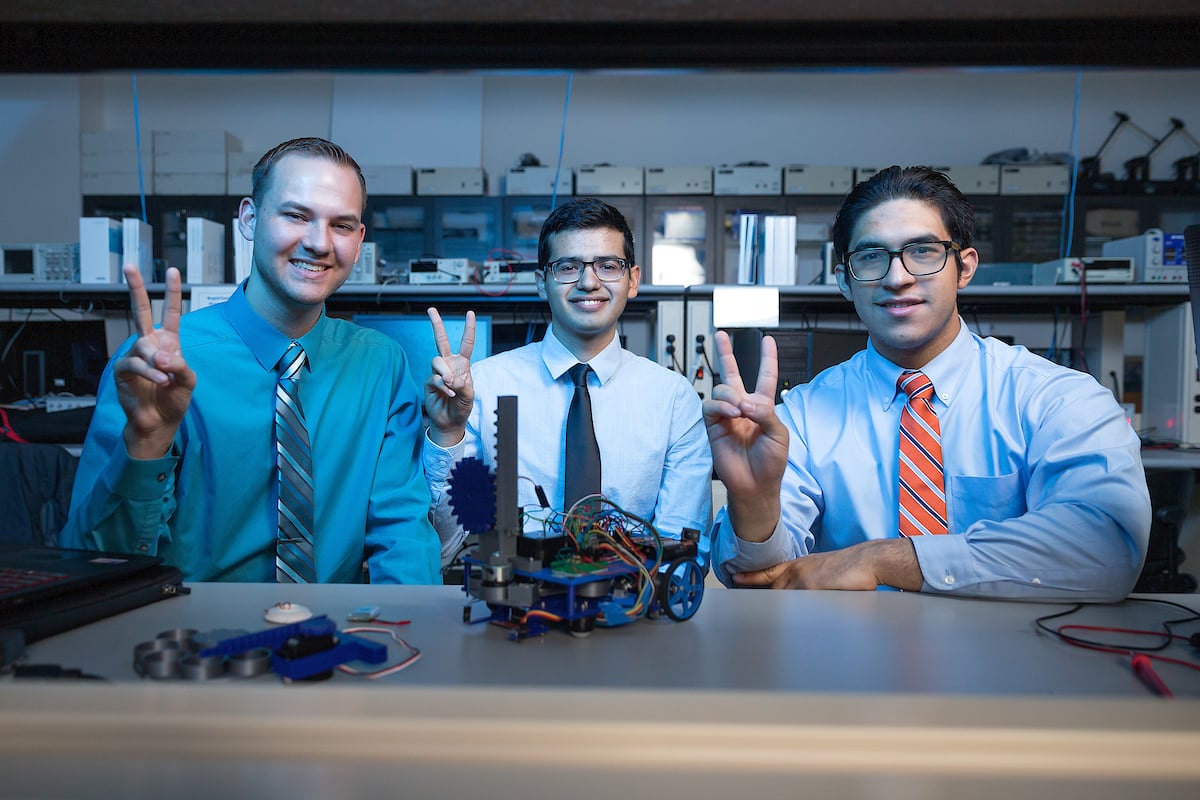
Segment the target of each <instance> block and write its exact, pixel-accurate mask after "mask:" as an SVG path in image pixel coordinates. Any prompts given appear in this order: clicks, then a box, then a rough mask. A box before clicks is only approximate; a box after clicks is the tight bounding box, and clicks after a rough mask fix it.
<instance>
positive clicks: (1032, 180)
mask: <svg viewBox="0 0 1200 800" xmlns="http://www.w3.org/2000/svg"><path fill="white" fill-rule="evenodd" d="M1070 186H1071V174H1070V172H1069V171H1068V170H1067V168H1066V167H1065V166H1064V165H1062V164H1042V165H1036V166H1008V167H1000V194H1024V195H1028V194H1066V193H1067V189H1069V188H1070Z"/></svg>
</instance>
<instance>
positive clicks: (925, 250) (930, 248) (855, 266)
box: [846, 241, 962, 281]
mask: <svg viewBox="0 0 1200 800" xmlns="http://www.w3.org/2000/svg"><path fill="white" fill-rule="evenodd" d="M951 250H953V251H955V252H958V251H959V250H962V245H960V244H958V243H957V242H950V241H941V242H910V243H909V244H906V245H904V247H901V248H900V249H899V250H889V249H887V248H886V247H864V248H862V249H861V250H852V251H851V252H849V253H847V254H846V266H847V267H849V268H850V275H851V276H852V277H853V278H854V279H855V280H857V281H877V280H879V279H880V278H882V277H883V276H884V275H887V273H888V270H889V269H891V268H892V259H893V258H895V257H896V256H899V257H900V263H901V264H902V265H903V266H904V268H905V269H906V270H908V274H909V275H912V276H913V277H914V278H920V277H923V276H925V275H936V274H937V273H939V272H941V271H942V270H943V269H945V268H946V262H947V261H949V260H950V251H951Z"/></svg>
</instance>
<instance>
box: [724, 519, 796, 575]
mask: <svg viewBox="0 0 1200 800" xmlns="http://www.w3.org/2000/svg"><path fill="white" fill-rule="evenodd" d="M795 545H796V543H795V539H793V538H792V535H791V534H790V533H788V531H787V530H786V529H785V528H784V527H783V519H782V518H780V520H779V521H778V522H776V523H775V530H773V531H771V535H770V536H769V537H767V539H766V540H765V541H762V542H746V541H743V540H741V539H739V538H737V534H736V533H735V532H734V530H733V525H732V524H731V523H730V520H729V510H728V508H727V507H723V508H722V509H721V510H720V511H719V512H718V513H717V518H716V521H715V522H714V523H713V543H712V549H713V564H714V566H715V567H716V571H717V577H718V578H719V579H720V580H721V582H722V583H724V584H725V585H726V586H732V585H733V574H734V573H737V572H754V571H756V570H760V569H766V568H767V567H773V566H775V565H776V564H781V563H783V562H784V561H791V560H792V559H793V558H799V557H800V556H801V555H803V553H801V552H799V548H797V547H796V546H795Z"/></svg>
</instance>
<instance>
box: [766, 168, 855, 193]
mask: <svg viewBox="0 0 1200 800" xmlns="http://www.w3.org/2000/svg"><path fill="white" fill-rule="evenodd" d="M852 188H854V167H814V166H809V165H808V164H789V165H788V166H787V167H784V169H783V193H784V194H793V195H795V194H835V195H844V194H846V193H847V192H849V191H850V190H851V189H852Z"/></svg>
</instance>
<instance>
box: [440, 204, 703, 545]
mask: <svg viewBox="0 0 1200 800" xmlns="http://www.w3.org/2000/svg"><path fill="white" fill-rule="evenodd" d="M538 267H539V268H538V271H537V276H536V277H537V290H538V295H539V296H541V297H542V298H543V299H545V300H546V301H547V302H548V303H549V305H550V315H551V324H550V326H549V328H548V329H547V331H546V335H545V337H544V338H543V339H542V341H540V342H534V343H532V344H528V345H525V346H524V347H521V348H518V349H516V350H510V351H508V352H505V353H499V354H497V355H495V356H492V357H490V358H486V359H484V360H482V361H480V362H477V363H476V364H475V365H474V366H472V365H471V363H470V355H471V348H472V346H473V344H474V316H473V314H471V313H468V315H467V326H466V331H465V333H464V336H463V340H462V343H461V345H460V346H459V349H458V352H457V353H456V352H453V351H452V349H451V345H450V342H449V341H448V340H447V337H446V332H445V329H444V327H443V325H442V322H441V318H440V317H439V316H438V313H437V311H436V310H435V309H430V320H431V321H432V323H433V329H434V338H435V340H436V342H437V348H438V353H439V355H438V356H437V357H436V358H434V360H433V365H432V366H433V370H432V375H431V376H430V378H429V380H428V381H427V382H426V384H425V408H426V411H427V412H428V414H429V420H430V426H429V430H428V432H427V439H426V442H425V456H424V458H425V474H426V478H427V480H428V481H429V488H430V494H431V495H432V498H433V519H434V527H435V528H437V530H438V533H439V535H440V536H441V539H442V560H443V563H444V564H445V563H448V562H449V561H450V560H451V559H453V557H454V555H455V553H456V552H457V551H458V549H459V548H460V547H461V545H462V543H463V540H464V538H465V533H464V532H463V530H462V528H461V526H460V525H459V524H458V521H457V520H456V519H455V517H454V515H453V513H452V511H451V508H450V502H449V500H450V498H449V496H448V485H447V484H448V480H447V479H448V477H449V475H450V472H451V470H452V468H453V467H454V465H455V464H456V463H458V462H459V461H460V460H461V459H463V458H466V457H468V456H475V457H478V458H480V459H482V460H483V461H484V462H485V463H486V464H488V465H489V466H491V465H493V464H494V463H495V455H496V431H495V423H496V413H495V412H496V398H498V397H502V396H506V395H516V396H517V397H518V398H519V399H518V435H519V440H520V444H519V447H518V451H519V458H520V461H519V464H518V470H519V472H518V475H519V478H520V479H521V480H519V481H518V484H517V488H518V494H519V502H520V504H521V507H522V508H524V509H527V510H530V511H532V512H533V513H531V514H528V515H527V516H526V525H525V528H526V530H527V531H529V530H540V529H541V528H542V524H541V523H540V522H539V520H542V519H546V518H548V515H549V514H552V513H556V512H560V511H567V510H569V509H570V507H571V506H572V505H574V504H575V503H576V502H577V501H578V500H580V499H581V498H582V497H586V496H588V495H589V494H593V493H601V494H603V495H605V497H607V498H608V499H609V500H612V501H613V502H614V503H616V504H617V505H618V506H620V507H621V508H623V509H624V510H626V511H628V512H630V513H632V514H635V515H637V516H639V517H641V518H642V519H645V520H647V521H650V522H652V523H654V525H655V526H656V527H657V528H658V529H659V531H660V532H661V533H662V534H663V535H664V536H668V537H675V538H678V537H679V536H680V535H681V532H682V531H683V530H684V529H687V528H691V529H693V530H697V531H706V530H707V529H708V526H709V522H710V520H711V518H712V482H711V474H712V457H711V455H710V454H709V449H708V440H707V437H706V436H705V433H704V424H703V419H702V416H701V409H700V398H699V396H698V395H697V394H696V391H695V389H693V388H692V386H691V384H690V383H688V381H687V379H686V378H684V377H683V376H682V375H680V374H679V373H676V372H672V371H671V370H668V369H666V368H665V367H662V366H659V365H658V364H655V363H654V362H652V361H650V360H648V359H646V358H642V357H641V356H637V355H634V354H633V353H631V352H629V351H628V350H625V349H623V348H622V347H621V343H620V339H619V337H618V335H617V326H618V323H619V321H620V317H621V313H622V312H623V311H624V310H625V304H626V301H628V300H629V298H631V297H636V296H637V292H638V284H639V283H640V281H641V267H639V266H638V265H637V264H636V263H635V262H634V253H633V234H632V232H631V231H630V229H629V225H628V223H627V222H626V221H625V218H624V217H623V216H622V215H621V212H620V211H618V210H617V209H615V208H613V207H612V206H611V205H609V204H608V203H605V202H602V201H600V200H595V199H589V198H578V199H575V200H572V201H570V202H568V203H566V204H564V205H562V206H559V207H558V208H556V209H555V210H554V211H553V212H551V213H550V215H549V216H548V217H547V218H546V221H545V223H544V224H543V225H542V230H541V234H540V235H539V237H538ZM589 417H590V419H589ZM539 488H540V490H541V491H542V492H543V494H544V496H545V499H546V501H547V502H548V503H549V504H550V508H549V509H541V510H539V508H540V506H541V501H540V499H539V497H538V495H537V491H538V489H539ZM700 549H701V560H702V561H703V562H704V563H707V551H708V546H707V542H706V541H703V540H702V541H701V545H700Z"/></svg>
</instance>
